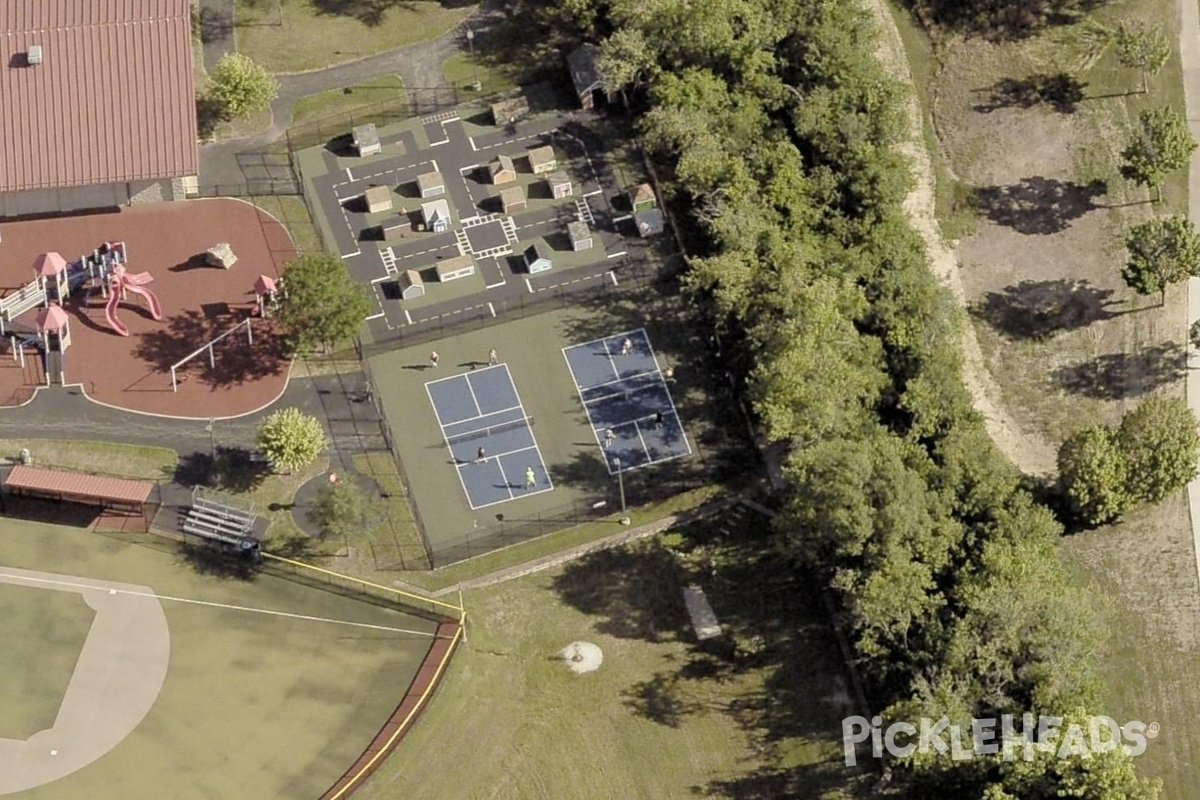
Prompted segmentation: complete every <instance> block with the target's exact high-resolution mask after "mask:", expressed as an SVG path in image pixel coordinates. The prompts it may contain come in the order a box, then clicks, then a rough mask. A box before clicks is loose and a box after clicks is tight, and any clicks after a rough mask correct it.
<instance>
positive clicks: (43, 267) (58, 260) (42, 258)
mask: <svg viewBox="0 0 1200 800" xmlns="http://www.w3.org/2000/svg"><path fill="white" fill-rule="evenodd" d="M66 268H67V260H66V259H65V258H63V257H62V256H61V255H60V254H58V253H54V252H50V253H42V254H41V255H39V256H38V257H37V258H35V259H34V260H33V271H34V272H35V273H36V274H37V275H39V276H41V277H43V278H53V277H54V276H55V275H57V274H58V273H60V272H62V271H63V270H64V269H66Z"/></svg>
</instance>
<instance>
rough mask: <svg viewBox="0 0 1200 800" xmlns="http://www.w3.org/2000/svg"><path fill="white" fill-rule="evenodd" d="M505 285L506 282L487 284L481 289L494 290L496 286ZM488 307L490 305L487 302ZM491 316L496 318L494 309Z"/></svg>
mask: <svg viewBox="0 0 1200 800" xmlns="http://www.w3.org/2000/svg"><path fill="white" fill-rule="evenodd" d="M507 283H508V281H500V282H499V283H489V284H487V285H486V286H484V287H483V288H485V289H495V288H496V287H498V286H504V285H505V284H507ZM488 305H489V306H490V305H491V303H490V302H489V303H488ZM492 316H493V317H494V316H496V309H494V308H493V309H492Z"/></svg>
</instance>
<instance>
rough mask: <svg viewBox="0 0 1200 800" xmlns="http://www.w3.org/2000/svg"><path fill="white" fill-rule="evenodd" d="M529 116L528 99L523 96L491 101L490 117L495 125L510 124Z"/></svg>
mask: <svg viewBox="0 0 1200 800" xmlns="http://www.w3.org/2000/svg"><path fill="white" fill-rule="evenodd" d="M527 116H529V100H527V99H526V98H525V97H524V96H520V97H513V98H510V99H508V100H501V101H500V102H499V103H492V119H493V120H494V121H495V123H496V124H497V125H512V124H513V123H514V122H517V121H518V120H522V119H525V117H527Z"/></svg>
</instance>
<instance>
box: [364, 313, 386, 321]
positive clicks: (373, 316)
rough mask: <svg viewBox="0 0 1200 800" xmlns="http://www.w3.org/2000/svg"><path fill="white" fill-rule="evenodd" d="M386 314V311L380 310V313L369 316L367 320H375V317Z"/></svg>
mask: <svg viewBox="0 0 1200 800" xmlns="http://www.w3.org/2000/svg"><path fill="white" fill-rule="evenodd" d="M386 316H387V314H385V313H384V312H382V311H380V312H379V313H378V314H372V315H371V316H369V317H367V320H366V321H367V322H370V321H371V320H373V319H379V318H380V317H386Z"/></svg>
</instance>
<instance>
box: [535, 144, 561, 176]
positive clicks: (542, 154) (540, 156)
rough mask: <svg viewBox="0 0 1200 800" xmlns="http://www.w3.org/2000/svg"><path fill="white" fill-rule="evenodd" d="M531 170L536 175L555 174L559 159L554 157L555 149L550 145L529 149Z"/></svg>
mask: <svg viewBox="0 0 1200 800" xmlns="http://www.w3.org/2000/svg"><path fill="white" fill-rule="evenodd" d="M529 168H530V169H532V170H533V174H534V175H541V174H543V173H546V172H554V170H556V169H558V159H557V158H556V157H555V155H554V148H553V147H551V146H550V145H545V146H543V147H531V148H529Z"/></svg>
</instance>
